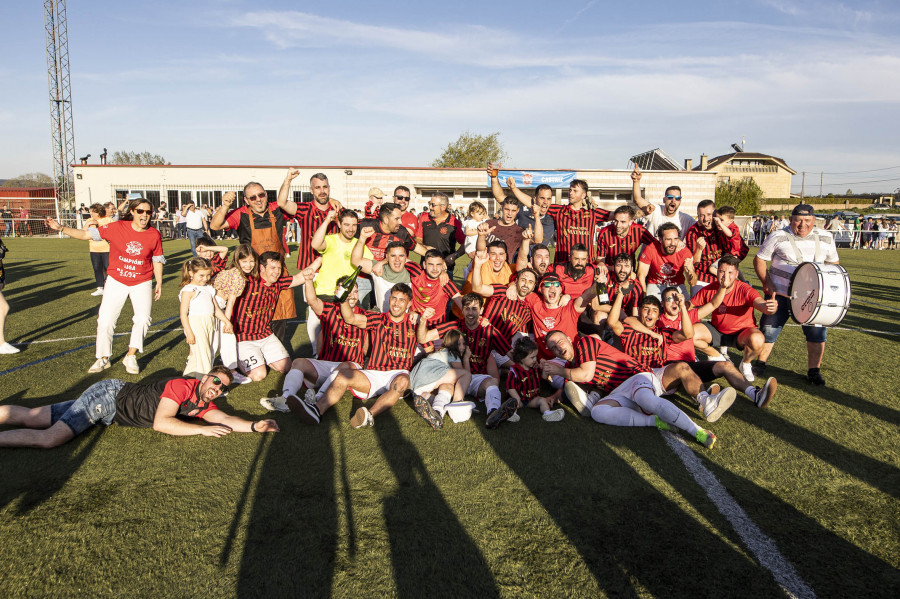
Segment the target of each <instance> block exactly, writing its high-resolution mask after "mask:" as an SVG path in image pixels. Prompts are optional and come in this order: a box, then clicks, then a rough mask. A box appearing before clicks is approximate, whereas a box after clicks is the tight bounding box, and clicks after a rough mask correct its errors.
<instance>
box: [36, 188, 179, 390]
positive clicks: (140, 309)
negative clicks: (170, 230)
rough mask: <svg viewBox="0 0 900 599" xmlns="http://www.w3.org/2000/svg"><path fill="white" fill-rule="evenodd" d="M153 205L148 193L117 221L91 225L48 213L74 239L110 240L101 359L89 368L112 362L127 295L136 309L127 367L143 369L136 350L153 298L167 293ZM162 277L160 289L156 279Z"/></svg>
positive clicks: (134, 371) (99, 322)
mask: <svg viewBox="0 0 900 599" xmlns="http://www.w3.org/2000/svg"><path fill="white" fill-rule="evenodd" d="M152 216H153V207H152V206H151V205H150V202H148V201H147V200H145V199H143V198H139V199H135V200H132V201H131V202H130V203H129V205H128V210H127V212H126V213H125V214H123V215H122V216H121V218H120V219H119V220H117V221H115V222H111V223H108V224H106V225H103V226H102V227H92V228H90V229H89V230H80V229H72V228H69V227H63V226H62V225H60V224H59V223H58V222H56V221H55V220H53V219H52V218H47V219H45V223H46V225H47V227H48V228H50V229H52V230H53V231H59V232H61V233H62V234H63V235H66V236H68V237H71V238H73V239H82V240H84V241H102V240H106V241H108V242H109V268H108V269H107V273H106V274H107V275H108V277H107V280H106V284H105V286H104V290H103V301H102V302H101V303H100V313H99V315H98V317H97V350H96V357H97V360H96V361H95V362H94V364H93V365H92V366H91V367H90V368H89V369H88V372H101V371H103V370H106V369H107V368H109V366H110V361H109V358H110V355H111V354H112V342H113V333H114V332H115V328H116V321H117V320H118V319H119V314H120V313H121V312H122V307H123V306H124V305H125V301H126V300H129V299H130V300H131V307H132V309H133V310H134V317H133V318H132V322H133V325H132V327H131V340H130V341H129V343H128V354H127V355H126V356H125V358H124V359H123V360H122V364H123V365H124V366H125V370H126V372H128V373H129V374H138V373H139V372H140V367H139V366H138V363H137V357H136V356H135V354H137V352H139V351H141V352H142V351H143V350H144V337H145V336H146V335H147V329H148V328H149V327H150V311H151V309H152V307H153V301H154V300H158V299H159V298H160V296H161V295H162V274H163V264H165V262H166V259H165V257H164V256H163V251H162V237H161V236H160V234H159V231H157V230H156V229H154V228H152V227H151V226H150V219H151V218H152ZM154 279H155V280H156V290H155V291H154V289H153V280H154Z"/></svg>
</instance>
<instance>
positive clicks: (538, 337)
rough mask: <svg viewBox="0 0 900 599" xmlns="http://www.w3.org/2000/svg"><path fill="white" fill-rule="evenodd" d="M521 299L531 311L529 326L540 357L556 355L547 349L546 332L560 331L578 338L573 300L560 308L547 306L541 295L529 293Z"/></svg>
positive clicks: (548, 357)
mask: <svg viewBox="0 0 900 599" xmlns="http://www.w3.org/2000/svg"><path fill="white" fill-rule="evenodd" d="M523 301H524V302H525V304H526V305H527V306H528V309H529V310H530V311H531V328H532V330H533V331H534V339H535V342H536V343H537V346H538V356H539V357H540V358H542V359H544V360H547V359H550V358H555V357H556V356H555V355H553V354H552V353H551V352H550V350H549V349H547V333H549V332H550V331H553V330H557V331H562V332H563V333H565V334H566V335H568V336H569V339H573V340H574V339H577V338H578V312H576V311H575V301H574V300H572V301H570V302H569V303H568V304H566V305H565V306H563V307H562V308H548V307H546V306H545V305H544V298H543V297H541V296H537V295H534V294H532V293H529V294H528V297H526V298H525V299H524V300H523Z"/></svg>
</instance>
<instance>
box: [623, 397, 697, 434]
mask: <svg viewBox="0 0 900 599" xmlns="http://www.w3.org/2000/svg"><path fill="white" fill-rule="evenodd" d="M631 399H632V400H634V403H636V404H637V405H639V406H641V408H643V409H644V411H645V412H650V413H651V414H656V415H657V416H659V419H660V420H662V421H663V422H665V423H667V424H671V425H672V426H675V427H678V428H680V429H681V430H683V431H685V432H686V433H688V434H689V435H690V436H691V437H692V438H693V437H695V436H696V434H697V431H699V430H700V427H699V426H697V425H696V424H694V421H693V420H691V419H690V418H689V417H688V415H687V414H685V413H684V412H682V411H681V410H679V409H678V407H677V406H676V405H675V404H673V403H672V402H671V401H669V400H667V399H663V398H662V397H657V396H656V394H655V393H653V391H652V390H650V389H648V388H646V387H643V388H641V389H638V390H637V391H635V393H634V396H633V397H632V398H631Z"/></svg>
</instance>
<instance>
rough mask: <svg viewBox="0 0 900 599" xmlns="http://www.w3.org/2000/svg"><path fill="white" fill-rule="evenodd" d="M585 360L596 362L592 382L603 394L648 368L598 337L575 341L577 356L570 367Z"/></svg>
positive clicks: (582, 338) (570, 363)
mask: <svg viewBox="0 0 900 599" xmlns="http://www.w3.org/2000/svg"><path fill="white" fill-rule="evenodd" d="M585 362H594V363H595V365H594V376H593V378H591V381H590V382H591V384H592V385H594V386H595V387H596V388H597V390H598V391H599V392H600V393H602V394H603V395H607V394H609V393H610V392H611V391H612V390H613V389H615V388H616V387H618V386H619V385H621V384H622V383H623V382H625V381H626V380H627V379H629V378H631V377H633V376H634V375H636V374H639V373H641V372H646V369H645V368H644V367H643V366H641V365H640V364H639V363H638V362H636V361H635V360H634V358H632V357H631V356H629V355H628V354H625V353H623V352H620V351H619V350H617V349H616V348H614V347H613V346H611V345H609V344H607V343H604V342H603V341H600V340H599V339H597V338H596V337H591V336H587V337H581V338H579V339H578V341H576V342H575V357H574V358H573V359H572V360H571V361H570V362H569V364H568V366H569V368H577V367H578V366H580V365H582V364H584V363H585Z"/></svg>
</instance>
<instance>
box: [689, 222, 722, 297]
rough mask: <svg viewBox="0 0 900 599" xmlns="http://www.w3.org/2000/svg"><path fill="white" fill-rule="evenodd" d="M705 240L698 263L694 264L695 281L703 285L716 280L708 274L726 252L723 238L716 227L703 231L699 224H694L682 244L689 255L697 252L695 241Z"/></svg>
mask: <svg viewBox="0 0 900 599" xmlns="http://www.w3.org/2000/svg"><path fill="white" fill-rule="evenodd" d="M701 237H702V238H704V239H705V240H706V247H705V248H703V252H702V253H701V254H700V262H699V263H698V262H695V263H694V271H695V272H696V273H697V279H698V280H699V281H701V282H703V283H711V282H713V281H714V280H715V279H716V278H715V277H714V276H713V275H711V274H710V272H709V267H710V266H712V265H713V263H714V262H715V261H716V260H718V259H719V258H721V257H722V254H723V253H724V252H725V251H726V244H725V242H726V241H727V239H725V236H724V235H722V232H721V231H719V230H718V229H717V228H716V227H713V228H711V229H704V228H703V227H702V226H700V223H694V224H693V225H691V226H690V228H689V229H688V230H687V233H686V234H685V236H684V242H685V243H686V244H687V247H688V249H689V250H691V254H693V253H694V252H695V251H697V240H698V239H699V238H701Z"/></svg>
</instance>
